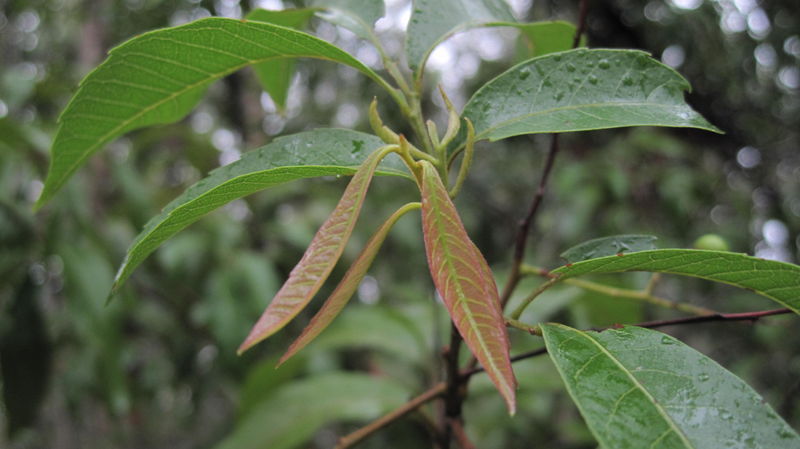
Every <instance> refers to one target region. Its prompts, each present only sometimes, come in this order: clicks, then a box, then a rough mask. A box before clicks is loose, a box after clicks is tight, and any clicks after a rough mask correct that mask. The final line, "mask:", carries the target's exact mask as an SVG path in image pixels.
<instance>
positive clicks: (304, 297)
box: [238, 147, 391, 354]
mask: <svg viewBox="0 0 800 449" xmlns="http://www.w3.org/2000/svg"><path fill="white" fill-rule="evenodd" d="M390 151H391V148H388V147H384V148H383V149H380V150H377V151H375V152H374V153H372V154H371V155H370V156H369V157H368V158H367V159H366V160H365V161H364V163H363V164H361V167H359V169H358V171H357V172H356V174H355V175H353V179H351V180H350V183H349V184H348V185H347V189H346V190H345V191H344V194H343V195H342V199H341V200H339V204H337V205H336V209H334V210H333V212H331V215H330V216H329V217H328V219H327V220H326V221H325V223H323V224H322V226H321V227H320V228H319V230H318V231H317V234H316V235H315V236H314V239H313V240H312V241H311V244H309V245H308V249H306V252H305V254H303V258H302V259H300V262H298V263H297V265H296V266H295V267H294V269H292V272H291V273H289V279H287V280H286V282H285V283H284V284H283V286H282V287H281V289H280V290H279V291H278V293H277V294H276V295H275V297H274V298H273V299H272V302H270V304H269V306H268V307H267V309H266V310H264V313H263V314H262V315H261V318H259V320H258V322H257V323H256V325H255V326H254V327H253V329H252V330H251V331H250V335H248V336H247V338H246V339H245V341H244V342H243V343H242V345H241V346H239V350H238V352H239V354H241V353H242V352H244V351H246V350H247V349H249V348H250V347H252V346H253V345H255V344H256V343H258V342H260V341H262V340H264V339H265V338H267V337H269V336H270V335H272V334H274V333H275V332H277V331H279V330H280V329H281V328H283V326H285V325H286V323H288V322H289V321H290V320H291V319H292V318H294V317H295V316H296V315H297V314H298V313H300V311H301V310H303V308H304V307H305V306H306V305H307V304H308V302H309V301H311V298H312V297H313V296H314V294H316V293H317V291H318V290H319V288H320V287H321V286H322V283H323V282H325V279H327V278H328V275H329V274H330V273H331V270H333V267H334V265H336V262H337V261H338V260H339V256H341V255H342V251H344V247H345V245H346V244H347V241H348V240H349V239H350V234H352V232H353V228H354V227H355V224H356V219H357V218H358V214H359V212H361V206H362V204H364V196H365V195H366V193H367V189H368V188H369V184H370V181H371V180H372V176H373V174H374V173H375V169H376V168H377V166H378V163H379V162H380V161H381V159H383V158H384V157H385V156H386V155H387V154H389V152H390Z"/></svg>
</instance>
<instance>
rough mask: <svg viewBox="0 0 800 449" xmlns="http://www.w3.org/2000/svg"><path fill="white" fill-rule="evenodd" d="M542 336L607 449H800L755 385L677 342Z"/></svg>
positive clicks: (554, 332) (612, 335) (610, 333)
mask: <svg viewBox="0 0 800 449" xmlns="http://www.w3.org/2000/svg"><path fill="white" fill-rule="evenodd" d="M542 332H543V335H544V339H545V343H546V344H547V350H548V353H549V354H550V357H551V358H552V360H553V362H554V363H555V365H556V367H557V368H558V371H559V373H560V374H561V377H562V379H563V381H564V383H565V384H566V386H567V391H569V394H570V396H572V399H573V400H574V401H575V403H576V404H577V405H578V409H579V410H580V412H581V415H583V418H584V419H585V420H586V423H587V424H588V426H589V429H590V430H591V431H592V433H593V434H594V436H595V437H596V438H597V440H598V442H599V443H600V445H601V446H602V447H604V448H609V449H610V448H614V449H627V448H630V449H638V448H665V449H666V448H670V449H671V448H676V449H677V448H680V449H690V448H691V449H695V448H697V449H700V448H716V447H752V448H785V449H789V448H800V437H798V435H797V434H796V433H795V432H794V431H793V430H792V428H791V427H789V425H788V424H786V422H784V421H783V419H781V418H780V416H778V414H777V413H775V411H774V410H773V409H772V408H771V407H770V406H769V405H768V404H766V403H765V402H764V399H763V398H762V397H761V396H759V394H758V393H756V392H755V391H753V389H752V388H750V386H748V385H747V384H746V383H745V382H744V381H742V380H741V379H739V378H738V377H736V376H735V375H733V374H732V373H730V372H729V371H727V370H726V369H725V368H723V367H721V366H719V365H718V364H717V363H716V362H714V361H713V360H711V359H709V358H707V357H706V356H704V355H703V354H700V353H699V352H697V351H695V350H694V349H692V348H690V347H688V346H686V345H684V344H683V343H681V342H680V341H678V340H676V339H674V338H672V337H670V336H667V335H665V334H662V333H660V332H656V331H653V330H649V329H642V328H638V327H624V328H621V329H610V330H606V331H603V332H600V333H598V332H582V331H578V330H575V329H572V328H570V327H567V326H563V325H559V324H545V325H542Z"/></svg>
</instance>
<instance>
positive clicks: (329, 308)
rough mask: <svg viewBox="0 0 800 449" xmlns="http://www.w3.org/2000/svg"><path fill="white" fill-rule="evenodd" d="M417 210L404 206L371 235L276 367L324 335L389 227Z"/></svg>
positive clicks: (381, 242) (364, 273)
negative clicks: (322, 333)
mask: <svg viewBox="0 0 800 449" xmlns="http://www.w3.org/2000/svg"><path fill="white" fill-rule="evenodd" d="M419 207H420V204H419V203H408V204H406V205H404V206H403V207H401V208H400V209H398V210H397V211H396V212H395V213H394V214H392V216H391V217H389V218H388V219H387V220H386V222H384V223H383V224H382V225H381V227H380V228H378V230H377V231H375V234H373V235H372V237H371V238H370V239H369V242H367V245H366V246H365V247H364V249H363V250H362V251H361V254H359V255H358V258H357V259H356V260H355V261H354V262H353V264H352V265H351V266H350V268H349V269H348V270H347V273H345V275H344V277H343V278H342V280H341V281H340V282H339V285H337V286H336V290H334V291H333V293H331V296H330V297H328V299H327V300H326V301H325V304H323V305H322V308H321V309H320V310H319V312H317V314H316V315H314V318H312V319H311V321H310V322H309V323H308V326H306V328H305V329H303V333H302V334H300V336H299V337H297V340H295V341H294V342H293V343H292V344H291V346H289V349H287V350H286V353H285V354H283V357H281V359H280V361H279V362H278V366H280V365H282V364H283V362H285V361H287V360H289V358H290V357H292V356H293V355H295V354H296V353H297V352H298V351H300V350H301V349H303V348H305V347H306V345H308V344H309V343H311V341H312V340H313V339H315V338H316V337H317V336H318V335H319V334H320V333H321V332H322V331H324V330H325V328H326V327H328V325H329V324H331V322H332V321H333V319H334V318H336V316H337V315H339V312H341V311H342V309H344V306H345V305H347V302H348V301H349V300H350V298H351V297H352V296H353V293H355V291H356V289H357V288H358V284H360V283H361V280H362V279H364V275H366V274H367V270H368V269H369V267H370V265H372V261H373V260H375V256H376V255H377V254H378V250H380V248H381V245H382V244H383V241H384V240H386V235H387V234H389V231H390V230H391V229H392V226H394V224H395V223H396V222H397V220H399V219H400V217H402V216H403V215H405V214H406V212H408V211H411V210H414V209H419Z"/></svg>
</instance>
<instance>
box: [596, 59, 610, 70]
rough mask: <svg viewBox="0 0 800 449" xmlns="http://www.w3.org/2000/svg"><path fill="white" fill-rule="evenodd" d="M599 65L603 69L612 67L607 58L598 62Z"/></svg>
mask: <svg viewBox="0 0 800 449" xmlns="http://www.w3.org/2000/svg"><path fill="white" fill-rule="evenodd" d="M597 66H598V67H600V68H601V69H603V70H605V69H607V68H609V67H611V64H610V63H609V62H608V60H607V59H601V60H600V62H599V63H598V64H597Z"/></svg>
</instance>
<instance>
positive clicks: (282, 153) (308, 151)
mask: <svg viewBox="0 0 800 449" xmlns="http://www.w3.org/2000/svg"><path fill="white" fill-rule="evenodd" d="M383 145H384V144H383V142H382V141H381V140H380V139H378V138H377V137H375V136H372V135H369V134H364V133H360V132H356V131H349V130H344V129H318V130H315V131H308V132H304V133H299V134H294V135H291V136H286V137H280V138H278V139H275V140H274V141H273V142H272V143H270V144H269V145H266V146H264V147H261V148H259V149H258V150H254V151H251V152H249V153H245V154H244V156H242V158H241V159H240V160H238V161H236V162H233V163H232V164H229V165H226V166H224V167H220V168H218V169H216V170H214V171H212V172H211V173H210V174H209V175H208V176H207V177H206V178H205V179H202V180H201V181H198V182H197V183H196V184H194V185H193V186H191V187H189V188H188V189H187V190H186V191H185V192H184V193H183V194H181V195H180V196H179V197H177V198H175V199H174V200H173V201H172V202H170V203H169V204H167V205H166V206H165V207H164V209H163V210H162V211H161V213H160V214H158V215H157V216H155V217H154V218H152V219H151V220H150V221H149V222H147V224H146V225H145V227H144V229H143V230H142V232H141V233H139V235H138V236H137V237H136V240H134V241H133V243H132V244H131V246H130V248H128V252H127V254H126V255H125V260H124V261H123V262H122V265H121V266H120V268H119V270H118V271H117V276H116V278H115V279H114V286H113V290H116V289H117V288H119V286H121V285H122V284H123V283H124V282H125V280H126V279H127V278H128V277H129V276H130V275H131V273H132V272H133V270H134V269H135V268H136V267H137V266H138V265H139V264H140V263H142V261H143V260H144V259H145V258H146V257H147V256H148V255H149V254H150V253H152V252H153V251H155V249H156V248H158V247H159V246H160V245H161V244H162V243H164V241H166V240H167V239H169V238H170V237H172V236H173V235H175V234H176V233H178V232H179V231H180V230H182V229H184V228H185V227H186V226H189V225H190V224H192V223H194V222H195V221H197V220H199V219H200V218H201V217H202V216H204V215H205V214H207V213H209V212H211V211H213V210H215V209H217V208H219V207H221V206H223V205H225V204H227V203H229V202H231V201H233V200H235V199H238V198H241V197H243V196H246V195H250V194H251V193H255V192H258V191H260V190H264V189H266V188H269V187H272V186H276V185H279V184H283V183H286V182H289V181H294V180H296V179H303V178H311V177H317V176H332V175H350V174H353V173H355V171H356V169H357V167H358V165H359V164H360V163H361V162H362V161H363V160H364V159H365V158H366V157H367V155H369V154H370V153H372V152H373V151H375V150H376V149H377V148H379V147H381V146H383ZM402 166H403V165H402V162H401V161H400V160H399V158H397V157H389V158H387V159H385V160H384V162H383V163H382V164H381V166H380V170H379V171H378V172H377V173H378V174H381V175H404V172H403V171H401V170H403V168H402Z"/></svg>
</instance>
